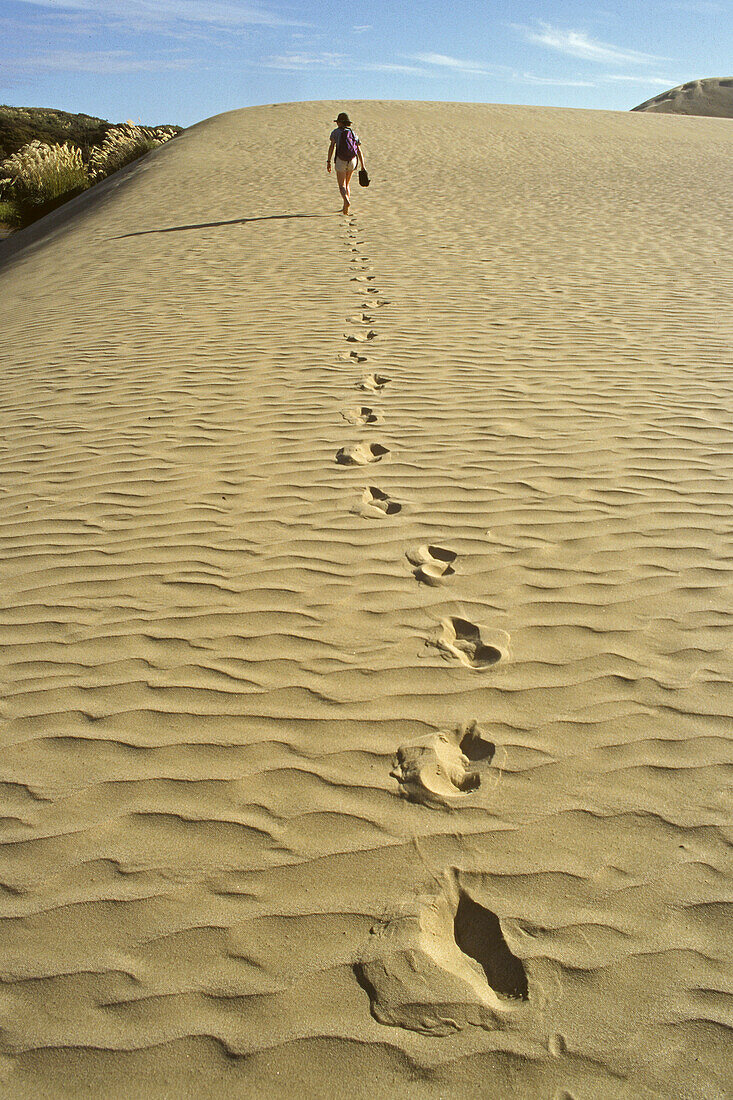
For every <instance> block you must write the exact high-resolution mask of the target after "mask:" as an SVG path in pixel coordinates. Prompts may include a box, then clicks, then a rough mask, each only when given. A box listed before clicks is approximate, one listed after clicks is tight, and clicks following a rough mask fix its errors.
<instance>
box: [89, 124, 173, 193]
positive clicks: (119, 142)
mask: <svg viewBox="0 0 733 1100" xmlns="http://www.w3.org/2000/svg"><path fill="white" fill-rule="evenodd" d="M175 133H176V131H175V129H174V128H173V127H171V126H158V127H157V128H156V129H151V128H150V127H148V126H136V125H135V124H134V123H133V122H125V123H124V124H123V125H122V126H113V127H112V129H110V130H108V131H107V134H106V137H105V139H104V141H103V142H102V144H101V145H99V146H97V148H96V149H93V150H92V152H91V154H90V156H89V176H90V179H91V180H92V181H93V182H94V183H97V182H98V181H99V180H102V179H105V178H106V177H107V176H109V175H111V173H112V172H117V171H118V170H119V169H120V168H124V166H125V165H126V164H130V163H131V162H132V161H133V160H137V158H138V157H141V156H144V154H145V153H149V152H150V151H151V150H152V149H155V148H156V146H158V145H162V144H163V143H164V142H166V141H168V140H170V138H172V137H173V136H174V135H175Z"/></svg>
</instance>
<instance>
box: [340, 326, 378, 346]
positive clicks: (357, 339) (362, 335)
mask: <svg viewBox="0 0 733 1100" xmlns="http://www.w3.org/2000/svg"><path fill="white" fill-rule="evenodd" d="M376 335H377V333H376V332H375V331H374V329H371V328H370V329H369V332H345V333H344V339H345V340H347V341H348V342H349V343H350V344H363V343H364V341H365V340H374V338H375V337H376Z"/></svg>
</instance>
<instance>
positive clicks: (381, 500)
mask: <svg viewBox="0 0 733 1100" xmlns="http://www.w3.org/2000/svg"><path fill="white" fill-rule="evenodd" d="M353 510H354V511H355V512H357V513H358V514H359V515H360V516H363V518H364V519H381V518H382V517H383V516H396V515H397V514H398V513H399V512H401V511H402V505H401V504H398V503H397V501H396V500H392V498H391V497H390V496H389V495H388V494H387V493H385V492H383V491H382V490H381V489H378V488H377V486H376V485H369V486H367V488H366V489H365V490H364V492H363V493H362V495H361V500H360V501H359V503H358V505H357V506H356V508H355V509H353Z"/></svg>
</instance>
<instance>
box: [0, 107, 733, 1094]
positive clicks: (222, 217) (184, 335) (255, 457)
mask: <svg viewBox="0 0 733 1100" xmlns="http://www.w3.org/2000/svg"><path fill="white" fill-rule="evenodd" d="M341 106H342V105H341V104H330V103H325V104H323V103H316V104H297V105H288V104H280V105H277V106H273V107H261V108H251V109H247V110H243V111H235V112H232V113H229V114H226V115H221V116H219V117H216V118H213V119H209V120H207V121H206V122H203V123H201V124H200V125H198V126H195V127H193V128H192V129H191V130H189V131H187V132H185V133H184V134H183V135H182V136H180V137H179V138H177V139H176V140H175V141H173V142H171V143H170V144H169V145H167V146H164V147H163V148H161V149H159V150H157V151H156V152H154V153H152V154H151V155H150V156H149V157H148V158H146V159H145V160H144V161H142V162H140V163H138V164H137V165H133V166H130V167H129V168H128V169H126V170H124V171H123V172H121V173H119V175H117V176H115V177H112V178H111V179H109V180H108V181H106V182H105V183H103V184H101V185H100V186H99V187H98V188H95V190H94V191H93V192H92V193H90V194H87V195H84V196H81V197H80V198H79V199H77V200H75V201H74V202H72V203H71V204H70V205H69V206H68V207H66V208H64V209H62V210H60V211H58V212H56V213H55V214H54V215H51V216H50V218H48V219H46V220H45V222H44V223H43V224H40V225H37V226H34V227H32V228H31V229H29V230H27V231H24V232H22V233H19V234H17V235H16V236H14V237H13V238H11V239H10V240H9V241H6V242H4V243H3V244H1V245H0V279H2V285H3V295H2V298H1V299H0V310H1V311H2V332H3V345H2V350H1V351H0V360H1V362H2V372H1V373H0V387H2V403H1V405H0V410H1V411H0V416H1V417H2V436H1V437H0V438H1V439H2V444H1V446H0V500H1V501H2V517H1V519H0V538H1V539H2V552H1V553H0V582H1V585H2V593H3V601H2V605H3V606H2V616H1V617H0V640H1V641H2V667H1V669H0V677H1V679H2V701H1V702H0V730H1V736H2V771H1V773H0V780H1V781H2V791H3V795H4V806H5V810H4V818H3V822H2V836H1V837H0V905H1V906H2V913H1V918H2V919H0V939H1V943H0V957H1V958H2V959H3V964H2V1027H3V1039H2V1044H3V1045H2V1058H1V1060H0V1079H1V1080H2V1081H3V1088H4V1089H5V1090H6V1091H5V1094H6V1095H9V1096H13V1097H29V1098H30V1097H38V1096H41V1095H42V1096H54V1097H56V1096H74V1097H78V1096H89V1097H91V1096H95V1097H97V1096H104V1097H119V1096H123V1095H124V1096H128V1095H129V1096H143V1095H144V1096H148V1097H164V1096H165V1097H171V1096H175V1097H192V1098H193V1097H218V1096H242V1097H244V1096H253V1095H262V1096H268V1097H269V1096H273V1097H279V1096H282V1097H286V1096H290V1095H291V1094H292V1092H293V1090H294V1089H298V1090H299V1092H300V1094H301V1095H304V1096H313V1097H316V1096H318V1097H321V1096H330V1095H346V1094H348V1095H353V1096H358V1097H372V1096H375V1095H378V1096H389V1097H407V1096H411V1097H414V1096H420V1097H431V1098H433V1097H434V1098H437V1097H465V1096H487V1095H490V1096H496V1097H515V1096H522V1097H524V1096H527V1097H535V1096H547V1097H569V1096H577V1097H603V1098H611V1097H624V1098H634V1100H636V1098H639V1097H660V1096H664V1097H678V1096H681V1095H684V1096H686V1097H699V1098H703V1097H704V1098H706V1100H709V1098H712V1097H719V1098H722V1097H725V1096H727V1095H730V1092H729V1082H730V1078H729V1067H730V1035H731V1030H730V1028H731V992H732V990H731V968H730V963H731V939H730V934H729V933H730V912H731V911H730V905H731V893H730V890H731V885H730V882H731V879H730V873H731V827H730V826H731V774H732V773H731V764H732V763H733V761H732V759H731V757H732V754H731V737H730V731H731V718H730V716H731V710H732V703H733V692H732V690H731V680H732V679H733V660H732V658H731V635H730V624H731V616H732V615H733V598H732V597H733V593H732V587H731V577H732V574H731V561H732V558H731V544H730V528H731V498H732V495H733V490H732V485H733V480H732V478H733V448H732V447H731V444H732V442H733V427H732V426H731V395H732V392H733V381H732V379H731V336H732V335H733V312H732V310H731V290H732V288H733V262H732V261H733V244H732V243H731V242H732V241H733V235H732V234H731V232H730V229H731V221H732V215H733V197H731V191H730V187H729V186H728V182H727V181H728V180H729V179H730V176H731V168H732V167H733V146H731V142H730V131H729V124H728V123H727V122H726V121H724V120H718V119H712V118H696V119H689V120H686V123H685V127H684V132H682V131H681V130H680V125H679V120H677V119H671V118H670V119H667V118H655V119H653V120H652V119H649V118H646V117H645V116H644V115H643V114H638V113H611V112H590V111H563V110H555V109H538V108H522V107H505V106H501V107H495V106H483V105H480V106H476V105H468V104H441V103H425V104H394V103H380V102H375V103H361V104H359V103H356V104H349V105H348V106H349V109H350V110H351V111H352V117H353V118H354V120H355V123H356V124H357V126H358V129H359V132H360V134H361V135H362V137H363V140H364V145H365V150H366V153H367V162H368V166H369V169H370V175H371V176H372V180H373V183H372V186H371V187H370V188H369V190H368V191H364V190H362V191H361V192H360V193H359V194H358V195H356V196H355V203H354V207H353V215H352V216H350V217H348V218H344V217H342V216H340V215H339V214H338V213H337V211H338V209H339V206H340V203H339V201H338V196H337V193H336V186H335V182H334V180H333V178H331V177H328V176H327V175H326V173H325V170H324V166H323V160H324V154H325V151H326V147H327V136H328V133H329V131H330V128H331V126H332V123H331V121H330V120H331V119H333V118H334V117H335V111H334V108H337V109H338V108H339V107H341ZM284 129H285V130H287V132H292V131H293V129H295V130H296V131H297V133H298V134H299V140H300V143H301V144H300V152H299V154H298V157H297V162H295V163H294V164H293V170H292V172H290V173H287V174H284V173H282V172H281V171H276V170H275V166H274V164H273V153H272V134H273V133H279V132H282V130H284ZM405 129H407V132H409V133H411V134H415V135H419V144H418V147H417V148H416V150H415V153H414V157H413V158H412V159H413V160H414V168H413V170H412V171H411V172H409V173H408V174H407V175H405V173H404V171H403V170H402V164H403V162H404V160H405V157H404V132H405Z"/></svg>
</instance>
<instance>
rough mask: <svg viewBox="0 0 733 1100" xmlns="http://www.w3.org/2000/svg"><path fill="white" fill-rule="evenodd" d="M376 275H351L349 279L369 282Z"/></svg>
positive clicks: (355, 281)
mask: <svg viewBox="0 0 733 1100" xmlns="http://www.w3.org/2000/svg"><path fill="white" fill-rule="evenodd" d="M376 277H377V276H376V275H353V276H352V279H351V281H352V283H371V282H372V280H373V279H376Z"/></svg>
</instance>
